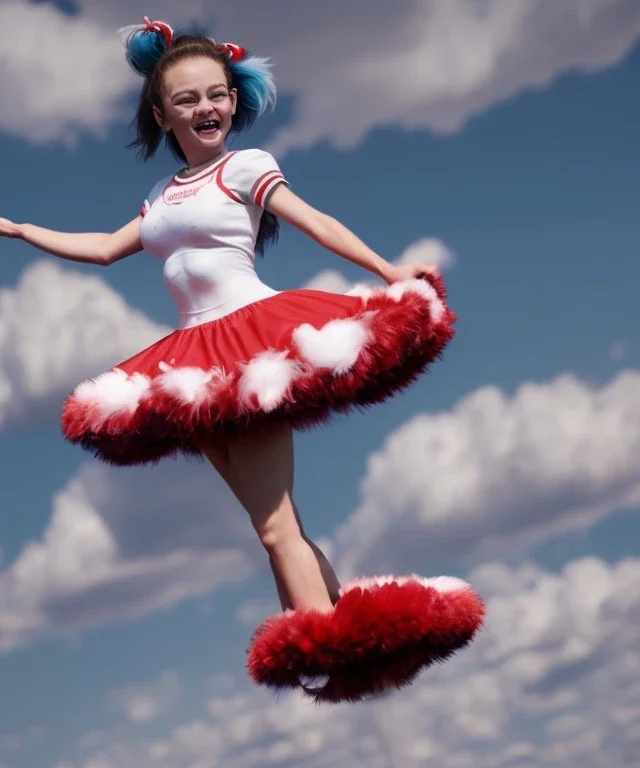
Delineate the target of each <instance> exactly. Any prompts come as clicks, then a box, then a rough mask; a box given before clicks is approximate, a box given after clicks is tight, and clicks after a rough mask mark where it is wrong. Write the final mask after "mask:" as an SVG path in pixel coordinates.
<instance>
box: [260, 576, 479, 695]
mask: <svg viewBox="0 0 640 768" xmlns="http://www.w3.org/2000/svg"><path fill="white" fill-rule="evenodd" d="M483 618H484V605H483V603H482V601H481V599H480V598H479V597H478V595H477V594H476V593H475V592H474V591H473V590H472V589H471V587H467V588H465V589H459V590H457V591H454V592H447V593H442V592H438V591H437V590H436V589H434V588H433V587H425V586H423V585H422V584H420V583H419V582H417V581H410V582H408V583H405V584H403V585H400V584H398V583H397V582H392V583H391V584H386V585H384V586H375V587H371V588H368V589H366V590H363V589H360V588H355V589H352V590H349V591H348V592H347V593H346V594H345V595H343V597H341V598H340V600H339V601H338V603H337V604H336V606H335V608H334V610H333V611H332V612H331V613H319V612H317V611H305V610H300V611H296V612H294V613H283V614H279V615H277V616H273V617H271V618H269V619H267V620H266V621H265V622H264V623H263V624H262V625H261V626H260V627H259V628H258V630H257V631H256V632H255V634H254V636H253V639H252V642H251V647H250V649H249V655H248V659H247V669H248V672H249V675H250V676H251V678H252V679H253V680H254V682H256V683H259V684H263V685H267V686H269V687H272V688H276V689H281V688H301V689H302V690H304V691H305V692H306V693H307V694H308V695H310V696H312V697H313V698H314V699H316V700H317V701H329V702H338V701H357V700H360V699H364V698H367V697H369V696H372V695H376V694H380V693H383V692H384V691H386V690H389V689H392V688H400V687H402V686H404V685H408V684H409V683H410V682H412V680H413V679H414V678H415V677H416V676H417V675H418V674H419V673H420V671H421V670H423V669H426V668H427V667H429V666H431V665H432V664H434V663H435V662H441V661H444V660H445V659H447V658H448V657H449V656H451V655H452V654H453V653H454V652H455V651H456V650H459V649H460V648H462V647H464V646H466V645H467V644H468V643H469V642H470V641H471V640H472V639H473V637H474V635H475V634H476V632H477V631H478V630H479V628H480V626H481V625H482V621H483ZM322 676H324V677H326V678H327V679H326V681H325V682H324V683H323V684H321V685H319V686H317V687H315V688H314V687H310V686H309V685H307V684H305V682H304V679H303V678H305V677H311V678H313V677H322Z"/></svg>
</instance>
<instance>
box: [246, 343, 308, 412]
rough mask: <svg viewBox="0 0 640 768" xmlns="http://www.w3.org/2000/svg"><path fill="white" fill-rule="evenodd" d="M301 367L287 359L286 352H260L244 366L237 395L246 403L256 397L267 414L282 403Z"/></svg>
mask: <svg viewBox="0 0 640 768" xmlns="http://www.w3.org/2000/svg"><path fill="white" fill-rule="evenodd" d="M300 372H301V366H300V364H299V363H297V362H296V361H295V360H288V359H287V352H273V351H268V352H262V353H261V354H259V355H256V357H254V358H253V360H251V362H250V363H247V364H246V365H245V366H244V371H243V373H242V376H241V377H240V382H239V393H240V397H241V399H242V400H244V401H245V402H248V401H249V400H251V398H253V397H256V398H257V399H258V403H259V404H260V407H261V408H262V410H263V411H265V412H266V413H269V411H273V410H274V408H277V407H278V405H280V403H281V402H282V400H283V398H284V396H285V394H286V392H287V390H288V389H289V387H290V386H291V383H292V382H293V380H294V379H295V378H296V376H297V375H298V374H299V373H300Z"/></svg>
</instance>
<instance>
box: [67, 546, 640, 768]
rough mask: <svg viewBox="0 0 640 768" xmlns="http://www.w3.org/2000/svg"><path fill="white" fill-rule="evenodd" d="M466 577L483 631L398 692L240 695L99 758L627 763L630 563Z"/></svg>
mask: <svg viewBox="0 0 640 768" xmlns="http://www.w3.org/2000/svg"><path fill="white" fill-rule="evenodd" d="M470 579H471V580H472V581H473V582H474V583H476V584H478V585H479V586H480V587H481V588H482V590H483V592H484V594H485V596H486V598H487V608H488V618H487V625H486V628H485V630H484V632H483V633H482V634H481V635H480V636H479V638H478V640H477V641H476V642H475V643H474V644H473V645H472V646H471V647H470V648H469V649H468V650H466V651H465V652H464V653H462V654H460V655H459V656H458V657H457V658H456V659H454V660H453V661H450V662H448V663H447V664H445V665H442V666H441V667H439V668H436V669H434V670H432V671H431V672H428V673H426V674H425V675H423V676H422V677H421V678H419V679H418V681H417V682H416V683H415V684H414V685H413V686H412V687H411V688H409V689H408V690H406V691H405V692H403V693H398V694H394V695H393V696H392V697H391V698H387V699H383V700H380V701H378V702H374V703H368V704H364V705H344V706H333V707H332V706H321V707H315V706H314V705H313V704H311V703H309V702H305V701H302V700H301V699H300V698H299V697H298V696H297V695H287V696H284V697H282V698H280V699H278V700H277V702H275V701H274V698H273V695H272V694H271V693H268V692H264V691H261V690H258V689H253V690H251V691H249V692H243V691H240V690H238V691H236V692H235V693H228V694H220V695H218V696H216V697H214V698H212V699H211V700H210V701H209V703H208V707H207V710H208V711H207V714H206V715H204V716H203V717H202V718H200V719H199V720H195V721H191V722H186V723H180V724H177V725H176V726H175V727H174V728H173V729H172V730H171V731H170V732H168V733H167V735H166V737H165V738H163V739H157V740H154V739H149V740H144V739H140V740H139V741H131V742H123V741H116V740H115V739H114V740H113V741H112V743H111V744H110V746H109V747H107V748H106V750H105V748H102V750H101V751H102V752H103V753H104V754H106V755H107V756H108V757H111V758H112V760H113V762H114V765H115V766H116V768H125V766H129V765H136V766H139V768H173V767H174V766H176V765H184V766H185V768H219V767H220V768H221V767H222V766H224V767H225V768H263V767H264V766H265V765H271V766H274V768H285V766H293V765H305V766H308V768H328V767H329V766H331V768H355V766H359V765H367V766H370V767H371V768H388V766H390V765H394V766H396V765H398V766H400V765H401V766H403V768H423V766H425V765H434V766H435V765H446V766H453V767H454V768H455V767H456V766H458V767H459V768H563V767H564V766H566V765H580V766H581V768H601V766H602V755H606V756H607V768H632V766H634V765H636V763H637V749H638V746H640V729H639V726H640V686H639V685H638V682H637V674H636V672H637V669H638V665H639V664H640V653H639V651H638V647H637V636H636V635H637V633H636V626H637V621H638V617H639V616H640V560H637V559H635V560H627V561H623V562H620V563H618V564H616V565H607V564H605V563H604V562H602V561H600V560H597V559H594V558H587V559H583V560H579V561H575V562H573V563H570V564H569V565H567V567H566V568H565V569H564V570H563V571H562V573H558V574H554V573H549V572H545V571H543V570H541V569H540V568H538V567H537V566H534V565H531V564H528V565H523V566H521V567H518V568H516V569H510V568H508V567H507V566H505V565H504V564H501V563H498V562H496V563H490V564H487V565H485V566H483V567H482V568H480V569H478V570H477V571H475V572H474V573H472V574H471V575H470ZM86 758H90V755H89V754H87V755H86ZM86 765H87V764H86V763H84V764H82V766H83V768H86Z"/></svg>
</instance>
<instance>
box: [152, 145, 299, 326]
mask: <svg viewBox="0 0 640 768" xmlns="http://www.w3.org/2000/svg"><path fill="white" fill-rule="evenodd" d="M283 182H284V183H286V180H285V179H284V177H283V175H282V172H281V171H280V168H279V167H278V164H277V163H276V161H275V159H274V158H273V156H272V155H270V154H269V153H268V152H264V151H263V150H260V149H245V150H241V151H237V152H229V153H228V154H226V155H225V156H224V157H223V158H222V159H220V160H218V161H217V162H216V163H214V164H213V165H211V166H209V167H208V168H205V169H204V170H202V171H200V172H199V173H197V174H195V175H194V176H191V177H189V178H181V177H180V176H178V175H175V176H169V177H167V178H164V179H162V180H161V181H159V182H158V183H157V184H156V185H155V186H154V187H153V189H152V190H151V192H150V194H149V196H148V198H147V199H146V200H145V201H144V205H143V207H142V211H141V213H142V215H143V216H144V218H143V221H142V227H141V231H140V234H141V239H142V245H143V246H144V248H145V250H147V251H149V253H151V254H153V255H154V256H157V257H158V258H161V259H163V260H164V279H165V282H166V284H167V286H168V288H169V291H170V292H171V295H172V296H173V298H174V300H175V302H176V304H177V307H178V310H179V312H180V324H179V327H180V328H189V327H191V326H194V325H199V324H200V323H204V322H208V321H210V320H215V319H217V318H219V317H223V316H224V315H227V314H229V313H230V312H234V311H235V310H237V309H240V308H241V307H244V306H246V305H247V304H251V303H252V302H254V301H258V300H260V299H264V298H266V297H268V296H273V295H274V294H276V293H277V291H274V290H273V289H272V288H269V286H267V285H265V284H264V283H263V282H262V281H261V280H260V279H259V278H258V276H257V274H256V271H255V243H256V237H257V234H258V228H259V226H260V218H261V216H262V212H263V210H264V206H265V205H266V202H267V200H268V198H269V195H270V194H271V192H273V190H274V189H275V188H276V187H277V186H278V185H279V184H281V183H283Z"/></svg>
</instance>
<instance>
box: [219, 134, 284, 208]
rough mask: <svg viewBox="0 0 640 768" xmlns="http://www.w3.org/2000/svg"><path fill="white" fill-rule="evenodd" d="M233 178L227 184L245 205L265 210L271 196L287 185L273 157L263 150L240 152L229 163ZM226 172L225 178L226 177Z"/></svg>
mask: <svg viewBox="0 0 640 768" xmlns="http://www.w3.org/2000/svg"><path fill="white" fill-rule="evenodd" d="M229 171H230V172H231V174H232V176H231V178H230V179H229V181H228V182H227V183H228V184H229V186H230V187H231V188H232V189H234V191H235V192H236V193H237V194H238V195H239V197H240V198H241V199H242V201H243V202H244V203H249V204H253V205H257V206H258V207H259V208H265V207H266V205H267V201H268V200H269V195H271V193H272V192H273V190H274V189H275V188H276V187H277V186H279V185H280V184H287V183H288V182H287V180H286V179H285V177H284V176H283V174H282V171H281V170H280V168H279V166H278V163H277V162H276V160H275V158H274V157H273V155H271V154H269V153H268V152H265V151H264V150H262V149H246V150H244V151H243V152H238V153H237V156H236V157H234V158H233V161H232V162H231V163H229ZM226 175H227V174H226V172H225V177H226Z"/></svg>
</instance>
